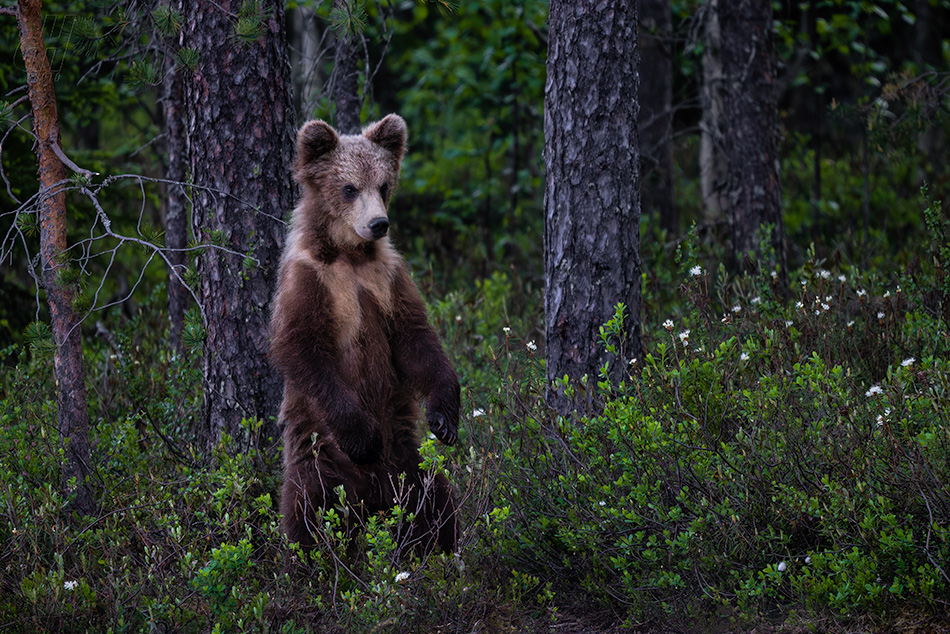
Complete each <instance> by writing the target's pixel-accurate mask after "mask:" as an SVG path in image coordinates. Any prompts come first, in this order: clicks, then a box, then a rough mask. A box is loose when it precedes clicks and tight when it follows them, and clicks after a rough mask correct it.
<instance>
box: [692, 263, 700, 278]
mask: <svg viewBox="0 0 950 634" xmlns="http://www.w3.org/2000/svg"><path fill="white" fill-rule="evenodd" d="M689 274H690V275H692V276H693V277H698V276H700V275H702V274H703V267H701V266H700V265H698V264H697V265H696V266H694V267H693V268H691V269H690V270H689Z"/></svg>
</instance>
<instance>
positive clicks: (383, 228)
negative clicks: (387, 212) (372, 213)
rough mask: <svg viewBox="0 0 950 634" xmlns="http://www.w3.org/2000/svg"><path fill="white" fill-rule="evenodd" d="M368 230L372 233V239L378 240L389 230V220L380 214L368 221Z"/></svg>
mask: <svg viewBox="0 0 950 634" xmlns="http://www.w3.org/2000/svg"><path fill="white" fill-rule="evenodd" d="M369 230H370V232H371V233H372V234H373V240H379V239H380V238H382V237H383V236H384V235H386V232H387V231H389V221H388V220H386V218H384V217H382V216H380V217H378V218H373V219H372V220H370V221H369Z"/></svg>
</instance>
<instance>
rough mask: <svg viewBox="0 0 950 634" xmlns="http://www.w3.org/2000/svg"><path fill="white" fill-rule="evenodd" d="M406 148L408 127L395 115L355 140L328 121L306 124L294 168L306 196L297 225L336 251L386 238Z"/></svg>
mask: <svg viewBox="0 0 950 634" xmlns="http://www.w3.org/2000/svg"><path fill="white" fill-rule="evenodd" d="M406 142H407V131H406V122H405V121H404V120H403V119H402V117H400V116H399V115H395V114H391V115H388V116H386V117H385V118H383V119H381V120H379V121H377V122H376V123H373V124H371V125H369V126H367V127H366V128H365V129H364V130H363V132H362V133H361V134H354V135H341V134H339V133H337V131H336V130H334V129H333V128H332V127H331V126H330V125H328V124H327V123H325V122H323V121H309V122H308V123H306V124H304V126H303V127H302V128H300V132H299V133H298V134H297V158H296V161H295V162H294V179H295V180H296V181H297V183H298V184H299V185H300V187H301V190H302V192H301V193H302V200H301V204H300V206H299V207H298V208H297V211H296V212H295V216H296V217H295V218H294V222H295V223H298V222H299V223H304V224H305V225H307V227H306V228H304V231H305V232H307V233H312V234H315V235H316V236H319V239H320V240H321V241H329V243H330V245H329V246H331V247H332V248H333V249H334V250H348V249H359V248H361V247H366V246H367V245H369V244H372V243H374V242H376V241H377V240H380V239H381V238H383V237H385V236H386V234H387V232H388V230H389V218H388V215H387V211H388V208H389V201H390V200H391V199H392V195H393V191H394V190H395V188H396V183H397V182H398V181H399V170H400V167H401V165H402V159H403V156H405V154H406ZM300 216H302V217H300Z"/></svg>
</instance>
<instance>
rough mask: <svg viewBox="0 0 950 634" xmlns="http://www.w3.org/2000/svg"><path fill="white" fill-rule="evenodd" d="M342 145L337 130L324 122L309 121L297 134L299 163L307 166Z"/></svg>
mask: <svg viewBox="0 0 950 634" xmlns="http://www.w3.org/2000/svg"><path fill="white" fill-rule="evenodd" d="M339 144H340V137H339V136H338V135H337V133H336V130H334V129H333V128H331V127H330V125H329V124H327V123H325V122H323V121H308V122H307V123H306V124H304V126H303V127H302V128H300V132H298V133H297V161H298V162H300V163H302V164H304V165H306V164H307V163H310V162H312V161H315V160H317V159H318V158H320V157H321V156H323V155H324V154H326V153H327V152H332V151H333V150H334V149H335V148H336V146H337V145H339Z"/></svg>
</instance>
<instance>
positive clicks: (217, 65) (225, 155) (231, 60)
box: [180, 0, 296, 445]
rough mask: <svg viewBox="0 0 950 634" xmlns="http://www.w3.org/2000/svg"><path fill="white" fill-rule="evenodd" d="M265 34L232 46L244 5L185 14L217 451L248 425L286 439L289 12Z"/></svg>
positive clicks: (192, 5) (269, 6)
mask: <svg viewBox="0 0 950 634" xmlns="http://www.w3.org/2000/svg"><path fill="white" fill-rule="evenodd" d="M260 4H261V6H262V7H263V10H264V13H265V15H264V16H263V18H264V19H263V21H262V26H263V34H262V36H261V37H260V38H259V39H257V40H256V41H248V42H244V41H241V40H239V39H237V38H236V37H235V28H234V23H233V22H232V18H231V16H232V15H234V14H236V13H237V12H238V10H239V8H240V5H241V2H239V0H218V1H217V2H210V1H198V2H182V3H181V5H180V6H181V9H182V13H183V15H184V18H185V20H184V22H185V24H184V34H183V43H184V44H185V45H186V46H190V47H192V48H194V49H196V50H197V52H198V55H199V58H198V65H197V68H196V69H195V71H194V73H191V74H189V75H187V76H186V77H184V78H183V86H184V96H185V103H186V104H188V105H189V110H188V111H187V112H186V113H185V131H186V134H187V138H188V160H189V166H190V171H191V178H192V180H193V182H194V185H195V189H194V196H193V208H192V227H193V231H194V235H195V239H196V240H197V241H198V242H199V243H202V244H205V245H210V244H215V243H218V244H223V246H225V247H226V248H227V249H229V250H230V251H232V252H225V251H223V250H222V249H219V248H213V247H210V246H209V247H207V248H205V249H204V250H203V251H202V252H201V255H200V256H199V257H198V264H197V265H198V273H199V279H200V282H199V287H198V293H197V294H198V298H199V300H200V301H201V303H202V306H203V307H204V312H205V316H206V320H207V322H206V340H205V347H204V391H205V423H206V430H207V434H208V439H209V441H210V443H211V444H212V445H213V444H215V443H216V442H217V441H218V440H219V439H220V437H221V434H222V433H223V432H224V433H228V434H230V435H232V436H233V437H235V438H241V437H242V436H243V434H242V433H241V426H240V425H241V419H242V418H245V417H246V418H250V417H256V418H258V419H260V420H262V421H264V429H263V432H264V438H267V437H272V438H276V437H277V433H276V432H277V430H276V425H275V424H274V423H273V422H272V417H273V416H275V415H276V414H277V409H278V407H279V403H280V397H281V381H280V378H279V376H278V375H277V373H276V372H275V371H274V370H273V369H272V368H271V366H270V364H269V363H268V361H267V348H268V334H267V332H268V331H267V323H268V312H269V305H270V299H271V295H272V293H273V290H274V287H275V282H276V276H277V268H278V265H279V262H280V253H281V249H282V246H283V239H284V232H285V223H284V222H283V220H282V218H283V217H284V216H285V214H286V213H287V211H288V210H289V209H291V207H292V205H293V202H294V200H293V199H294V189H293V186H292V182H291V176H290V170H291V162H292V158H293V157H292V153H293V147H294V144H293V134H294V131H295V125H296V123H295V117H294V111H293V102H292V98H291V94H290V87H291V78H290V65H289V62H288V57H287V49H286V34H285V32H284V28H285V27H284V3H283V2H280V0H264V1H262V2H261V3H260Z"/></svg>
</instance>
